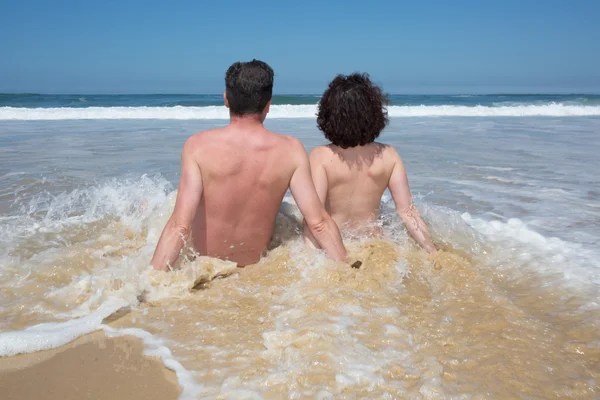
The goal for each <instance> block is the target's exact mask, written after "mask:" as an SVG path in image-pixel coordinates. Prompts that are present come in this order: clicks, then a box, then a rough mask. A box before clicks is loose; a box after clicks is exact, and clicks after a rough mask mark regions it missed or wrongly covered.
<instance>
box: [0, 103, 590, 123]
mask: <svg viewBox="0 0 600 400" xmlns="http://www.w3.org/2000/svg"><path fill="white" fill-rule="evenodd" d="M316 113H317V106H316V105H315V104H297V105H290V104H281V105H273V106H271V111H270V114H269V116H270V118H284V119H289V118H293V119H296V118H314V116H315V115H316ZM388 114H389V115H390V116H391V117H537V116H552V117H567V116H572V117H581V116H598V115H600V106H597V105H595V106H592V105H570V104H563V103H549V104H542V105H536V104H520V105H506V106H505V105H499V106H483V105H475V106H464V105H435V106H433V105H418V106H390V107H388ZM65 119H69V120H77V119H183V120H189V119H229V110H228V109H227V108H226V107H224V106H203V107H186V106H174V107H149V106H141V107H86V108H69V107H48V108H19V107H0V120H9V121H10V120H16V121H23V120H24V121H38V120H42V121H45V120H47V121H53V120H65Z"/></svg>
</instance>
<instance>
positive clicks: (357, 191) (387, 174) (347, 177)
mask: <svg viewBox="0 0 600 400" xmlns="http://www.w3.org/2000/svg"><path fill="white" fill-rule="evenodd" d="M310 164H311V170H312V177H313V181H314V183H315V187H316V189H317V193H318V195H319V198H320V199H321V202H323V204H324V205H325V208H326V210H327V212H329V213H330V215H331V216H332V218H333V219H334V220H335V222H336V223H337V225H338V226H339V227H340V228H341V227H344V228H347V229H350V230H353V231H355V232H357V231H358V233H361V228H365V227H370V226H371V227H372V226H373V225H372V224H373V223H374V222H375V221H377V219H378V218H379V214H380V203H381V197H382V196H383V193H384V191H385V189H386V188H389V190H390V193H391V195H392V198H393V200H394V203H395V204H396V211H397V213H398V215H399V216H400V218H401V219H402V221H403V222H404V224H405V226H406V229H407V230H408V233H409V234H410V236H411V237H412V238H413V239H414V240H415V241H417V243H419V245H420V246H421V247H422V248H424V249H425V250H426V251H427V252H429V253H433V252H435V251H436V248H435V246H434V245H433V242H432V241H431V237H430V235H429V232H428V230H427V226H426V225H425V223H424V222H423V219H422V218H421V215H420V214H419V212H418V211H417V209H416V208H415V206H414V204H413V202H412V196H411V193H410V188H409V186H408V178H407V176H406V170H405V169H404V165H403V163H402V159H401V158H400V156H399V155H398V153H397V152H396V150H395V149H394V148H393V147H392V146H388V145H384V144H381V143H377V142H374V143H370V144H367V145H364V146H356V147H351V148H347V149H342V148H341V147H338V146H334V145H329V146H320V147H317V148H315V149H313V150H312V151H311V153H310ZM368 229H371V230H372V228H368ZM305 237H306V238H307V240H308V241H310V242H312V244H313V245H314V246H317V247H318V243H317V242H316V241H315V238H314V237H313V236H312V235H311V233H310V230H309V229H307V228H306V229H305Z"/></svg>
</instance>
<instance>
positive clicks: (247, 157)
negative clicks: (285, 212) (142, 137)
mask: <svg viewBox="0 0 600 400" xmlns="http://www.w3.org/2000/svg"><path fill="white" fill-rule="evenodd" d="M186 147H187V148H188V151H189V152H190V153H191V154H190V155H191V157H192V158H193V159H194V160H195V162H196V163H197V164H198V167H199V169H200V173H201V175H202V185H203V192H204V196H202V198H201V200H200V204H199V206H198V211H197V212H196V215H195V217H194V222H193V227H192V232H193V235H192V238H193V243H194V247H195V248H196V250H197V251H198V252H200V254H205V255H208V256H212V257H218V258H221V259H224V260H233V261H236V262H237V263H238V264H240V265H246V264H253V263H255V262H257V261H258V260H259V258H260V255H261V253H262V252H263V251H264V250H265V248H266V247H267V245H268V243H269V241H270V239H271V234H272V232H273V227H274V225H275V218H276V216H277V212H278V211H279V206H280V205H281V201H282V200H283V197H284V195H285V192H286V191H287V189H288V187H289V185H290V180H291V178H292V175H293V173H294V172H295V170H296V168H297V166H298V163H299V159H300V158H301V157H303V154H302V152H304V148H303V146H302V144H300V142H299V141H298V140H296V139H293V138H291V137H288V136H283V135H277V134H275V133H272V132H269V131H268V130H266V129H265V128H264V127H263V126H262V124H256V126H254V127H252V128H251V129H244V128H242V127H239V126H237V124H231V125H229V126H227V127H225V128H222V129H215V130H211V131H207V132H202V133H199V134H197V135H194V136H193V137H191V138H190V139H189V142H188V143H187V144H186ZM208 211H209V212H208Z"/></svg>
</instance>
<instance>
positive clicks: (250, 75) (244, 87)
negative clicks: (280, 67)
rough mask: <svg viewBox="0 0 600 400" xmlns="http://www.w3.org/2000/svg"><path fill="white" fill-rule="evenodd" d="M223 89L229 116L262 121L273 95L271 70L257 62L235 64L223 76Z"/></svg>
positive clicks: (266, 65) (264, 64)
mask: <svg viewBox="0 0 600 400" xmlns="http://www.w3.org/2000/svg"><path fill="white" fill-rule="evenodd" d="M225 88H226V90H225V105H226V106H227V107H228V108H229V110H230V113H231V115H235V116H244V115H260V116H261V117H262V119H264V117H265V116H266V114H267V113H268V112H269V105H270V104H271V96H272V95H273V69H272V68H271V67H269V65H268V64H267V63H264V62H262V61H259V60H252V61H250V62H236V63H234V64H232V65H231V67H229V69H228V70H227V73H226V74H225Z"/></svg>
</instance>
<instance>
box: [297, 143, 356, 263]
mask: <svg viewBox="0 0 600 400" xmlns="http://www.w3.org/2000/svg"><path fill="white" fill-rule="evenodd" d="M293 146H294V147H293V156H294V157H296V159H297V166H296V170H295V171H294V174H293V175H292V179H291V180H290V191H291V192H292V196H294V200H295V201H296V204H297V205H298V208H299V209H300V212H301V213H302V215H303V216H304V223H305V226H306V227H307V228H308V230H309V231H310V233H311V234H312V238H314V241H315V242H317V243H315V244H319V246H320V247H321V248H323V249H324V250H325V251H326V252H327V254H328V255H329V257H331V258H333V259H334V260H337V261H346V248H345V247H344V244H343V243H342V238H341V236H340V232H339V230H338V227H337V225H336V223H335V221H333V219H332V218H331V216H330V215H329V214H328V213H327V211H325V207H324V206H323V204H322V203H321V200H320V199H319V195H317V191H316V189H315V186H314V184H313V180H312V176H311V171H310V164H309V161H308V156H307V154H306V151H305V150H304V146H303V145H302V143H300V141H298V140H296V139H294V144H293ZM325 190H327V181H325Z"/></svg>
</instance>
